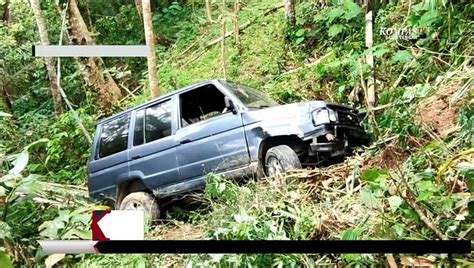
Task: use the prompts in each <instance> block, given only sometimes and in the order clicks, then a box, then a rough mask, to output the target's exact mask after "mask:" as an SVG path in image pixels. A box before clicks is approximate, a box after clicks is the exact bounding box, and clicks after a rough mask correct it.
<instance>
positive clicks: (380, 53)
mask: <svg viewBox="0 0 474 268" xmlns="http://www.w3.org/2000/svg"><path fill="white" fill-rule="evenodd" d="M387 52H390V49H386V48H384V47H381V48H379V49H377V50H375V51H374V53H373V55H374V57H376V58H381V57H383V55H385V54H386V53H387Z"/></svg>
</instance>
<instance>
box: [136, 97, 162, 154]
mask: <svg viewBox="0 0 474 268" xmlns="http://www.w3.org/2000/svg"><path fill="white" fill-rule="evenodd" d="M170 135H171V100H169V101H166V102H162V103H159V104H156V105H153V106H151V107H148V108H146V109H144V110H140V111H138V112H137V117H136V120H135V133H134V138H133V145H135V146H137V145H140V144H143V143H148V142H152V141H155V140H159V139H161V138H164V137H168V136H170Z"/></svg>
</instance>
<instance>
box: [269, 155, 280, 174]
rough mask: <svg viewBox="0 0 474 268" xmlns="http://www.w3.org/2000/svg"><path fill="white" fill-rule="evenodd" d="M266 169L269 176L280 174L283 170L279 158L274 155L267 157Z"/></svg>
mask: <svg viewBox="0 0 474 268" xmlns="http://www.w3.org/2000/svg"><path fill="white" fill-rule="evenodd" d="M267 170H268V175H269V176H274V175H278V174H282V173H283V172H284V169H283V166H282V165H281V163H280V160H278V159H277V158H276V157H270V158H268V163H267Z"/></svg>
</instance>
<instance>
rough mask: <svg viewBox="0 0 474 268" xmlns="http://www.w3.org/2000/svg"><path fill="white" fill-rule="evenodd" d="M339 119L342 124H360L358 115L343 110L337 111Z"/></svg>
mask: <svg viewBox="0 0 474 268" xmlns="http://www.w3.org/2000/svg"><path fill="white" fill-rule="evenodd" d="M337 119H338V121H339V123H340V124H347V125H354V124H355V125H358V124H359V123H360V119H359V116H358V115H357V114H355V113H351V112H346V111H341V110H339V111H337Z"/></svg>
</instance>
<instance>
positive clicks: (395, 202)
mask: <svg viewBox="0 0 474 268" xmlns="http://www.w3.org/2000/svg"><path fill="white" fill-rule="evenodd" d="M402 203H403V199H402V198H401V197H400V196H397V195H394V196H390V197H389V198H388V204H389V205H390V210H391V211H392V213H393V212H395V211H396V210H397V209H398V207H400V205H401V204H402Z"/></svg>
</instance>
